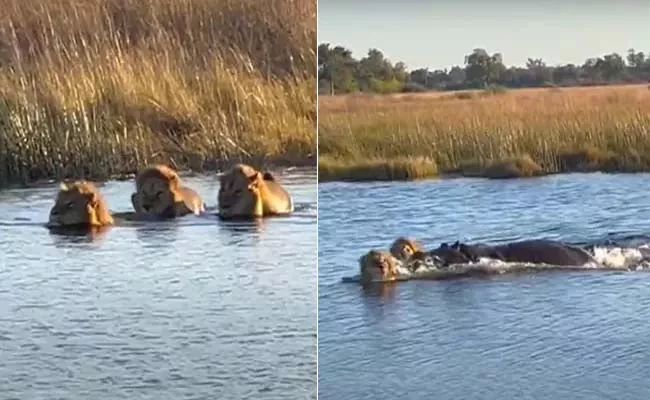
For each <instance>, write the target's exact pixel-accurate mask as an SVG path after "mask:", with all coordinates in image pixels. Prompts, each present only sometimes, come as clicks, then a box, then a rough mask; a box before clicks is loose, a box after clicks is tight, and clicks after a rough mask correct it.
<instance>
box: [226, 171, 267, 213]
mask: <svg viewBox="0 0 650 400" xmlns="http://www.w3.org/2000/svg"><path fill="white" fill-rule="evenodd" d="M264 177H265V174H262V173H260V172H259V171H257V170H256V169H255V168H253V167H251V166H249V165H246V164H237V165H235V166H234V167H232V168H231V169H229V170H228V171H227V172H226V173H224V174H223V175H221V178H220V187H219V215H221V216H223V217H226V218H228V217H262V216H263V213H264V210H263V207H262V199H261V193H260V191H261V189H262V186H263V185H264Z"/></svg>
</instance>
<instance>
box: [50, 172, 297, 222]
mask: <svg viewBox="0 0 650 400" xmlns="http://www.w3.org/2000/svg"><path fill="white" fill-rule="evenodd" d="M135 186H136V187H135V189H136V190H135V192H134V193H133V194H132V195H131V203H132V205H133V209H134V210H135V217H136V219H137V218H143V219H151V218H154V219H168V218H177V217H182V216H185V215H188V214H195V215H201V214H203V213H205V203H204V202H203V199H202V198H201V196H200V195H199V194H198V193H197V192H196V191H194V190H193V189H191V188H189V187H187V186H185V184H184V183H183V182H182V181H181V178H180V176H179V175H178V173H177V172H176V171H175V170H173V169H172V168H169V167H167V166H165V165H153V166H150V167H147V168H145V169H143V170H141V171H140V172H139V173H138V175H137V176H136V179H135ZM218 203H219V205H218V208H219V216H220V217H221V218H222V219H236V218H263V217H268V216H274V215H288V214H291V213H292V212H293V209H294V207H293V199H292V197H291V195H290V194H289V192H288V191H287V190H286V189H285V188H284V187H283V186H282V185H281V184H280V183H279V182H278V181H277V180H276V178H275V177H274V176H273V175H272V174H271V173H269V172H265V173H262V172H260V171H258V170H256V169H255V168H253V167H251V166H249V165H246V164H236V165H235V166H233V167H232V168H230V169H229V170H228V171H226V172H225V173H224V174H223V175H221V177H220V188H219V194H218ZM113 224H114V218H113V216H112V215H111V213H110V211H109V208H108V204H107V203H106V200H105V199H104V197H103V196H102V195H101V193H100V192H99V190H98V189H97V187H96V186H95V185H94V184H93V183H91V182H88V181H83V180H77V181H74V182H70V183H62V184H61V187H60V189H59V192H58V194H57V197H56V200H55V204H54V206H53V207H52V209H51V210H50V216H49V221H48V226H49V227H52V228H64V227H93V228H97V227H105V226H110V225H113Z"/></svg>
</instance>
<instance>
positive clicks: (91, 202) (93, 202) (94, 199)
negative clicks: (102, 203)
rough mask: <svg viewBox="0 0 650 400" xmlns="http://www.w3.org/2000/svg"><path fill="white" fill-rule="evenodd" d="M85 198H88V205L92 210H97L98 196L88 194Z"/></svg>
mask: <svg viewBox="0 0 650 400" xmlns="http://www.w3.org/2000/svg"><path fill="white" fill-rule="evenodd" d="M86 196H88V204H89V205H90V206H91V207H92V208H97V205H98V204H99V196H98V195H97V193H88V194H87V195H86Z"/></svg>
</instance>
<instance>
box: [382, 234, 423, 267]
mask: <svg viewBox="0 0 650 400" xmlns="http://www.w3.org/2000/svg"><path fill="white" fill-rule="evenodd" d="M421 250H422V246H420V243H418V242H417V241H416V240H414V239H410V238H406V237H399V238H397V239H395V241H394V242H393V244H392V245H391V246H390V253H391V254H392V255H393V257H395V258H397V259H398V260H400V261H402V262H404V261H408V259H409V258H411V256H412V255H413V254H414V253H415V252H417V251H421Z"/></svg>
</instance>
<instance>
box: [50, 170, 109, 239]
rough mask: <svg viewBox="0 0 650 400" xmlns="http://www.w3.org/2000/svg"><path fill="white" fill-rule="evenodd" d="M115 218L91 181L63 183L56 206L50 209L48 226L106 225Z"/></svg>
mask: <svg viewBox="0 0 650 400" xmlns="http://www.w3.org/2000/svg"><path fill="white" fill-rule="evenodd" d="M112 224H113V218H112V217H111V215H110V213H109V212H108V207H107V206H106V203H105V201H104V199H103V198H102V196H101V195H100V194H99V191H98V190H97V188H96V187H95V185H93V184H92V183H90V182H86V181H76V182H72V183H68V184H66V183H62V184H61V188H60V190H59V193H58V194H57V197H56V201H55V203H54V206H53V207H52V209H51V210H50V217H49V221H48V226H50V227H53V228H54V227H73V226H106V225H112Z"/></svg>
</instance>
